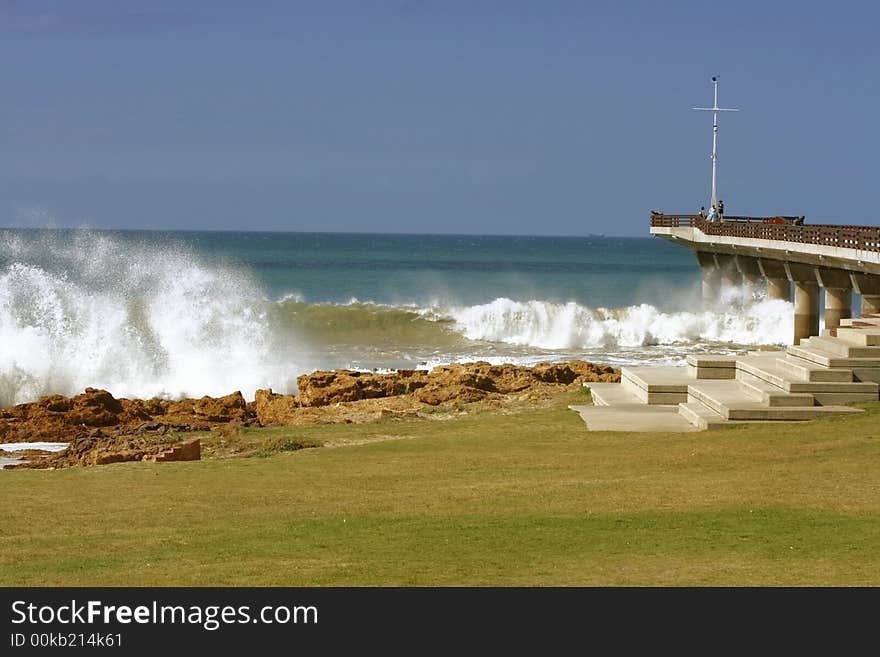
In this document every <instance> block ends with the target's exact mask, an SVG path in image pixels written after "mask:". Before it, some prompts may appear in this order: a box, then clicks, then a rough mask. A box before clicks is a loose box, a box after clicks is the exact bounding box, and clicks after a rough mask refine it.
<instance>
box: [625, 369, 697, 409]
mask: <svg viewBox="0 0 880 657" xmlns="http://www.w3.org/2000/svg"><path fill="white" fill-rule="evenodd" d="M620 376H621V380H620V383H621V385H622V386H623V387H624V388H625V389H627V390H628V391H629V392H630V393H632V394H633V395H635V396H636V397H637V398H638V399H639V401H641V402H643V403H645V404H661V405H665V404H672V405H674V404H678V403H679V402H683V401H687V384H688V383H690V382H691V381H694V378H693V377H692V376H691V375H690V373H689V372H688V368H687V367H623V368H621V370H620Z"/></svg>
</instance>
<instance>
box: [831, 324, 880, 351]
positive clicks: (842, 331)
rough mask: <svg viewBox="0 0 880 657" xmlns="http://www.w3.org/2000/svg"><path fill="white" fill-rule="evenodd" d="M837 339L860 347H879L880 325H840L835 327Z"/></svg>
mask: <svg viewBox="0 0 880 657" xmlns="http://www.w3.org/2000/svg"><path fill="white" fill-rule="evenodd" d="M837 339H838V340H843V341H844V342H849V343H851V344H853V345H856V346H860V347H880V327H877V328H867V327H863V328H847V327H845V326H841V327H839V328H838V329H837Z"/></svg>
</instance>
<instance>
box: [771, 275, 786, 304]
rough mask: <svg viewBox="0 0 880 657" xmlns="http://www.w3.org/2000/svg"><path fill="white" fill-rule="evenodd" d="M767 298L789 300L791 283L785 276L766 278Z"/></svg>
mask: <svg viewBox="0 0 880 657" xmlns="http://www.w3.org/2000/svg"><path fill="white" fill-rule="evenodd" d="M767 298H768V299H781V300H782V301H791V283H790V282H789V280H788V279H787V278H768V279H767Z"/></svg>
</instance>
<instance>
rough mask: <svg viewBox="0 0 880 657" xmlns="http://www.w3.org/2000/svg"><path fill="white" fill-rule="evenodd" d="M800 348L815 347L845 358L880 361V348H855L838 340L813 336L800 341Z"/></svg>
mask: <svg viewBox="0 0 880 657" xmlns="http://www.w3.org/2000/svg"><path fill="white" fill-rule="evenodd" d="M800 346H802V347H803V346H810V347H817V348H819V349H822V350H824V351H829V352H831V353H832V354H837V355H838V356H843V357H845V358H874V359H880V347H857V346H855V345H853V344H850V343H849V342H844V341H843V340H841V339H839V338H820V337H816V336H813V337H811V338H807V339H806V340H801V344H800Z"/></svg>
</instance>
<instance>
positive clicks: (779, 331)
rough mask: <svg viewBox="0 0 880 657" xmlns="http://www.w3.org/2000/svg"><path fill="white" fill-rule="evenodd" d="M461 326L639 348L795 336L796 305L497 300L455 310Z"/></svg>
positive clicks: (573, 343)
mask: <svg viewBox="0 0 880 657" xmlns="http://www.w3.org/2000/svg"><path fill="white" fill-rule="evenodd" d="M450 314H451V315H452V317H453V318H454V319H455V322H456V326H457V328H458V330H460V331H461V332H462V334H463V335H465V336H466V337H467V338H469V339H471V340H485V341H490V342H503V343H506V344H513V345H528V346H532V347H539V348H543V349H588V348H595V347H640V346H651V345H669V344H679V343H688V342H698V341H704V342H731V343H734V344H738V345H754V344H782V343H786V342H788V341H789V339H790V338H791V335H790V333H791V330H792V329H791V304H789V303H787V302H785V301H776V300H757V301H748V300H746V301H745V302H744V303H743V304H742V306H741V308H739V309H736V310H734V309H731V310H729V311H727V312H716V311H706V312H699V313H689V312H677V313H665V312H661V311H660V310H658V309H657V308H655V307H654V306H651V305H648V304H641V305H638V306H629V307H626V308H616V309H610V310H609V309H606V308H598V309H591V308H587V307H585V306H582V305H580V304H577V303H574V302H569V303H551V302H546V301H527V302H520V301H513V300H511V299H495V300H494V301H492V302H491V303H487V304H484V305H478V306H469V307H466V308H459V309H453V310H451V311H450Z"/></svg>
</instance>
